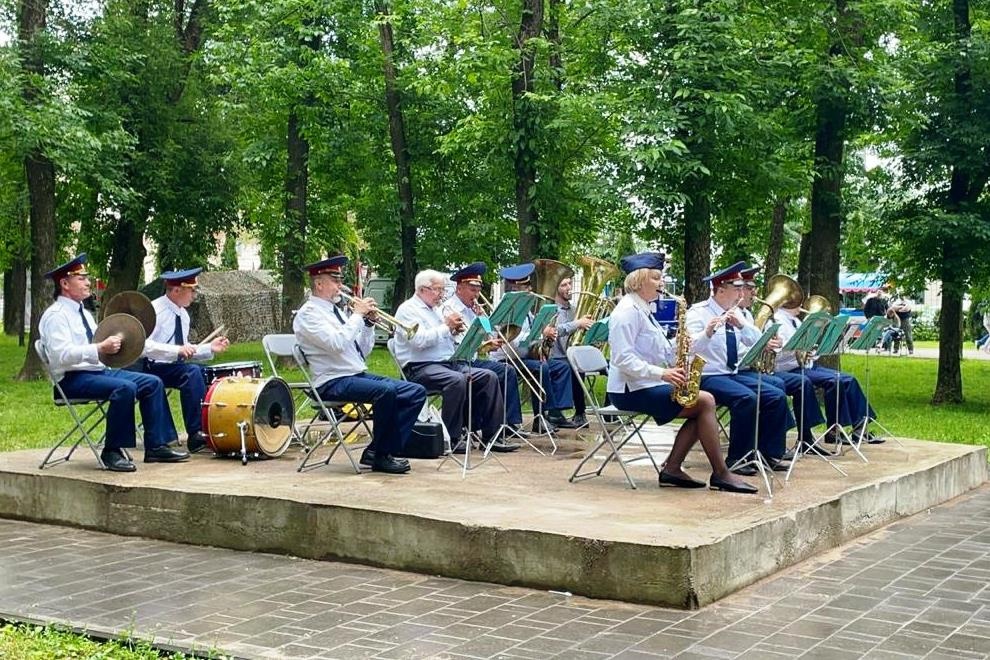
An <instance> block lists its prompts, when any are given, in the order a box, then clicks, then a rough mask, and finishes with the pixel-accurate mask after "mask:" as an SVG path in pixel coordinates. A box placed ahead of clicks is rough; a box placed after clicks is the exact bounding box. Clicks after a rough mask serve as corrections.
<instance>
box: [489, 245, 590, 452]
mask: <svg viewBox="0 0 990 660" xmlns="http://www.w3.org/2000/svg"><path fill="white" fill-rule="evenodd" d="M535 269H536V266H535V265H534V264H532V263H528V264H519V265H516V266H508V267H506V268H503V269H502V270H500V271H499V272H498V274H499V276H500V277H501V278H502V279H503V280H505V290H506V292H507V293H508V292H511V291H527V292H528V291H530V290H531V289H532V285H531V283H530V275H532V274H533V271H534V270H535ZM533 319H534V314H533V313H532V312H530V314H529V316H528V318H527V319H526V322H525V323H523V326H522V328H521V329H520V331H519V334H518V335H517V336H516V338H515V339H514V340H513V342H512V345H513V348H514V350H515V351H516V353H518V354H519V357H520V358H521V360H522V362H523V363H524V364H525V365H526V368H527V369H529V371H530V373H532V374H533V376H534V377H535V378H536V379H537V380H538V382H539V383H540V385H541V387H543V390H544V392H546V395H547V401H546V411H547V412H546V423H547V424H549V426H550V431H551V432H552V431H556V430H557V429H573V428H577V427H576V425H575V424H574V423H573V422H571V420H569V419H567V417H565V416H564V411H565V410H567V409H568V408H571V407H573V406H574V397H573V395H572V393H571V366H570V365H569V364H568V363H567V361H566V360H549V361H545V362H544V361H541V360H540V359H538V358H537V357H536V353H535V351H536V349H537V348H538V347H539V345H540V344H541V343H542V342H544V341H549V342H552V341H554V340H555V339H556V338H557V328H556V327H554V326H553V325H552V324H548V325H547V327H545V328H543V332H542V337H541V338H538V339H537V341H536V342H535V343H534V344H533V345H524V344H525V342H526V339H527V338H528V335H529V328H530V324H531V323H532V322H533ZM505 350H506V349H505V347H503V348H501V349H500V350H498V351H496V352H495V353H493V354H492V358H493V359H495V360H500V361H504V360H506V359H507V358H506V355H505ZM532 397H533V401H532V403H533V414H534V415H540V414H541V413H542V412H543V409H544V405H543V404H544V402H543V401H541V400H540V397H539V395H538V394H537V393H536V392H533V393H532ZM541 431H542V429H541V428H540V420H539V419H534V420H533V432H534V433H540V432H541Z"/></svg>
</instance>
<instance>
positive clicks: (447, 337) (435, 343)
mask: <svg viewBox="0 0 990 660" xmlns="http://www.w3.org/2000/svg"><path fill="white" fill-rule="evenodd" d="M445 279H446V275H444V274H443V273H441V272H439V271H436V270H424V271H420V272H419V273H417V274H416V280H415V286H416V293H415V294H414V295H413V296H412V297H411V298H409V299H408V300H406V301H405V302H403V303H402V304H401V305H399V308H398V309H397V310H396V312H395V316H396V318H397V319H398V320H399V321H401V322H402V323H405V324H410V325H412V324H414V323H418V324H419V330H418V331H417V332H416V334H415V335H413V336H412V337H408V336H406V335H405V334H404V333H401V332H400V333H397V334H396V336H395V358H396V360H398V362H399V366H400V367H401V368H402V370H403V371H404V372H405V374H406V377H407V378H408V379H409V380H411V381H412V382H414V383H419V384H420V385H423V386H424V387H425V388H426V389H427V390H428V391H431V392H432V391H439V392H440V393H441V394H442V396H443V407H442V410H441V411H440V416H441V419H442V420H443V424H444V426H445V427H446V429H447V433H449V434H450V441H451V449H452V450H453V451H454V452H463V451H465V450H466V449H467V442H468V440H469V438H468V437H467V435H466V433H465V426H466V425H467V421H468V420H467V414H468V409H469V407H468V393H469V392H470V394H471V401H470V404H471V405H470V410H471V413H472V418H471V420H470V421H471V424H470V426H471V431H472V432H477V433H480V436H481V441H482V443H483V444H484V445H486V446H487V445H491V444H492V443H493V442H494V440H495V439H496V437H497V436H498V433H499V429H500V428H501V425H502V387H501V385H500V384H499V382H498V376H496V375H495V372H493V371H489V370H488V369H479V368H475V367H472V366H471V365H470V363H467V362H452V361H451V358H452V357H453V355H454V350H455V349H456V345H455V343H454V335H457V334H460V333H461V332H464V331H465V330H467V324H466V323H465V322H464V318H463V317H461V315H460V314H458V313H456V312H449V313H447V314H446V315H444V314H443V313H442V311H441V305H442V303H443V298H444V291H445V287H444V280H445ZM469 378H470V387H468V379H469ZM462 441H463V442H462Z"/></svg>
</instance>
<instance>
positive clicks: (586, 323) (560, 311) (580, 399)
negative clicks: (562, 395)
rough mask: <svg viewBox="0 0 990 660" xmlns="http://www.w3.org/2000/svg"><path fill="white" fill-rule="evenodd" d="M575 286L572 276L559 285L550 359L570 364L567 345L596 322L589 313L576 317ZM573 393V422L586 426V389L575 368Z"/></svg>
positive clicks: (577, 425)
mask: <svg viewBox="0 0 990 660" xmlns="http://www.w3.org/2000/svg"><path fill="white" fill-rule="evenodd" d="M573 288H574V281H573V280H572V279H571V278H570V277H565V278H564V279H562V280H560V284H558V285H557V294H556V295H555V296H554V302H555V303H556V304H557V326H556V327H557V338H556V339H555V340H554V342H553V346H551V348H550V359H551V360H563V361H564V364H568V363H567V345H568V343H570V341H571V337H572V336H573V335H574V333H575V332H577V331H578V330H587V329H588V328H590V327H591V326H592V324H594V322H595V321H594V319H592V318H591V317H590V316H587V315H586V316H582V317H581V318H575V316H574V315H575V313H576V310H575V309H574V306H573V305H572V304H571V295H572V292H573ZM571 395H572V396H573V397H574V417H572V418H571V424H573V425H574V428H576V429H580V428H584V427H585V426H587V425H588V418H587V417H586V416H585V411H586V410H587V404H586V403H585V401H584V390H583V389H582V388H581V383H580V382H579V381H578V377H577V374H575V373H574V371H573V369H572V370H571Z"/></svg>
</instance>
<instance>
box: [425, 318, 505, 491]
mask: <svg viewBox="0 0 990 660" xmlns="http://www.w3.org/2000/svg"><path fill="white" fill-rule="evenodd" d="M491 332H492V325H491V321H490V320H489V319H488V317H487V316H478V317H475V319H474V321H473V322H472V323H471V325H470V327H468V329H467V332H466V333H464V339H462V340H461V343H460V344H459V345H458V346H457V350H455V351H454V354H453V355H452V356H451V358H450V361H451V362H454V363H457V362H462V363H465V364H467V366H468V374H467V375H468V378H467V388H468V391H467V402H468V410H467V424H468V429H467V431H468V432H467V447H465V449H464V458H463V459H460V458H458V456H457V454H455V453H454V452H452V451H451V452H450V453H449V454H447V455H446V456H444V458H443V460H442V461H441V462H440V465H438V466H437V470H439V469H440V468H442V467H443V465H444V463H446V462H447V461H448V460H451V461H453V462H454V463H457V464H458V465H459V466H460V467H461V478H462V479H463V478H465V477H466V476H467V473H468V471H469V470H474V469H475V468H478V467H481V466H482V465H483V464H484V463H485V461H487V460H488V459H489V458H492V459H494V460H495V462H496V463H498V464H499V465H501V466H502V469H503V470H505V471H506V472H508V471H509V469H508V468H506V467H505V465H504V464H503V463H502V461H500V460H498V457H497V456H496V455H495V454H493V453H490V452H487V451H485V452H484V453H483V454H482V459H481V461H479V462H477V463H472V462H471V449H472V447H473V445H474V440H475V432H474V429H473V428H472V424H473V423H474V410H473V408H474V378H472V377H471V376H472V374H471V370H472V366H471V363H472V362H473V361H474V356H475V355H477V353H478V348H480V347H481V344H482V343H483V342H484V341H485V340H486V339H488V337H489V335H491ZM496 437H497V436H496ZM477 440H478V444H479V446H481V448H482V449H487V447H485V446H484V445H483V443H482V439H481V438H480V437H479V438H477ZM491 441H494V438H492V439H491Z"/></svg>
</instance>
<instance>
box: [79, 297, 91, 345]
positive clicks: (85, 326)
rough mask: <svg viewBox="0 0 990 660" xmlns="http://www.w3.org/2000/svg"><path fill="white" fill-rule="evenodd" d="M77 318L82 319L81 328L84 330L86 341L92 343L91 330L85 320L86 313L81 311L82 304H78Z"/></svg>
mask: <svg viewBox="0 0 990 660" xmlns="http://www.w3.org/2000/svg"><path fill="white" fill-rule="evenodd" d="M79 316H80V318H82V322H83V327H84V328H85V329H86V341H88V342H92V341H93V329H92V328H91V327H89V321H87V320H86V312H85V311H83V304H82V303H79Z"/></svg>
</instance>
